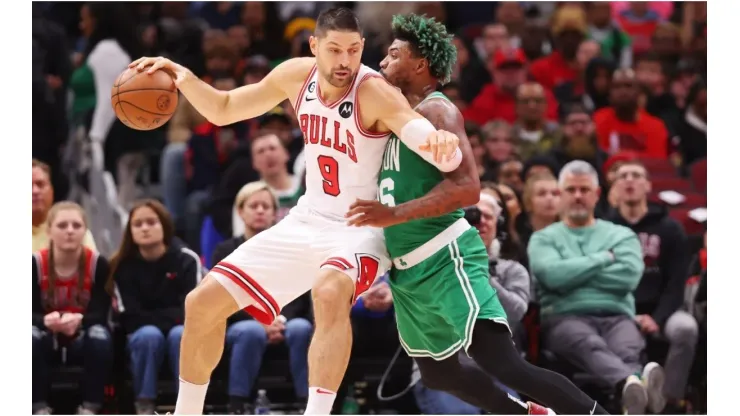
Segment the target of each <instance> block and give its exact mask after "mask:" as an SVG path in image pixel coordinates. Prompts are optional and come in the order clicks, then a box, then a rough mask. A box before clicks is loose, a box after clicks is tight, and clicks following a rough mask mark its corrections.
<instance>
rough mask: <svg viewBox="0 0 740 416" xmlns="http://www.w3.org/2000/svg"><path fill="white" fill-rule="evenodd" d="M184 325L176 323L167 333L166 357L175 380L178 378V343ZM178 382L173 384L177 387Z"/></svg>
mask: <svg viewBox="0 0 740 416" xmlns="http://www.w3.org/2000/svg"><path fill="white" fill-rule="evenodd" d="M184 329H185V327H184V326H182V325H177V326H175V327H173V328H172V329H170V332H168V333H167V359H168V361H169V364H170V371H172V376H173V377H175V380H179V379H180V344H181V341H182V333H183V331H184ZM178 385H179V383H177V385H175V388H178Z"/></svg>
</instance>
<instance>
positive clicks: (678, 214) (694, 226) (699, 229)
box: [669, 208, 706, 235]
mask: <svg viewBox="0 0 740 416" xmlns="http://www.w3.org/2000/svg"><path fill="white" fill-rule="evenodd" d="M692 209H693V208H674V209H671V210H670V211H669V215H670V216H671V217H672V218H674V219H675V220H676V221H678V222H679V223H681V225H683V228H684V230H685V231H686V234H688V235H701V234H703V233H704V231H705V230H706V225H705V223H702V222H698V221H696V220H694V219H693V218H691V217H690V216H689V212H691V210H692Z"/></svg>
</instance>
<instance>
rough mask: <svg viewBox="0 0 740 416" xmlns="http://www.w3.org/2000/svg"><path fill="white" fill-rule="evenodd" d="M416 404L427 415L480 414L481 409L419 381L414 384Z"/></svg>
mask: <svg viewBox="0 0 740 416" xmlns="http://www.w3.org/2000/svg"><path fill="white" fill-rule="evenodd" d="M414 397H415V398H416V405H417V406H418V407H419V410H421V412H422V414H425V415H479V414H481V409H479V408H477V407H475V406H473V405H471V404H468V403H466V402H464V401H462V400H460V399H458V398H457V397H455V396H453V395H451V394H449V393H447V392H444V391H439V390H432V389H429V388H427V387H426V386H424V383H422V382H418V383H416V385H415V386H414Z"/></svg>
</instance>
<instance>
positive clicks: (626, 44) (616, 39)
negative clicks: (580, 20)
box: [587, 1, 632, 68]
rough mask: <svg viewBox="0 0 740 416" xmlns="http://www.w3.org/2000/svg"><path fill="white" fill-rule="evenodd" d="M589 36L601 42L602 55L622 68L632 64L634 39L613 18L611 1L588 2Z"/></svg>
mask: <svg viewBox="0 0 740 416" xmlns="http://www.w3.org/2000/svg"><path fill="white" fill-rule="evenodd" d="M587 14H588V37H589V38H590V39H593V40H595V41H596V42H599V44H600V45H601V56H602V57H604V58H605V59H607V60H609V61H611V62H613V63H615V64H616V65H617V66H619V67H620V68H629V67H631V66H632V46H631V43H632V41H631V40H630V37H629V36H627V34H626V33H624V31H622V30H621V29H620V28H619V25H618V24H617V23H616V22H615V21H614V20H612V10H611V6H610V5H609V2H601V1H594V2H590V3H588V6H587Z"/></svg>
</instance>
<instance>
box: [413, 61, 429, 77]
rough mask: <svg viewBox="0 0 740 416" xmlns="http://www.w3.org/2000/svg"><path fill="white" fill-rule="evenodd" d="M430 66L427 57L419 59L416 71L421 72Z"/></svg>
mask: <svg viewBox="0 0 740 416" xmlns="http://www.w3.org/2000/svg"><path fill="white" fill-rule="evenodd" d="M428 66H429V61H428V60H426V59H419V61H418V62H417V64H416V73H417V74H421V73H422V72H424V70H425V69H427V67H428Z"/></svg>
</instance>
